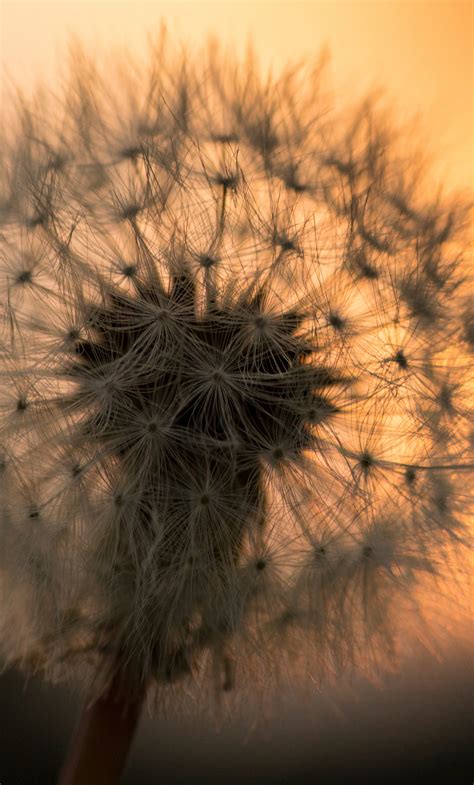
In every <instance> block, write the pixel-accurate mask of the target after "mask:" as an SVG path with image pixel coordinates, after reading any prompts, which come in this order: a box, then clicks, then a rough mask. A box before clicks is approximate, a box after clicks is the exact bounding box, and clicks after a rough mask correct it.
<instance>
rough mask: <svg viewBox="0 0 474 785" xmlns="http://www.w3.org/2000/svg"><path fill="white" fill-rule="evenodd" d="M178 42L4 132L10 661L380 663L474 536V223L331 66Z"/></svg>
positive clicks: (173, 673) (26, 109) (163, 679)
mask: <svg viewBox="0 0 474 785" xmlns="http://www.w3.org/2000/svg"><path fill="white" fill-rule="evenodd" d="M165 48H166V46H165V39H163V40H161V39H160V42H159V43H158V44H157V45H156V47H155V49H154V50H153V53H152V57H151V59H150V62H149V65H148V67H147V68H142V69H140V68H138V66H137V67H136V70H135V71H134V70H133V68H134V66H132V64H131V63H130V62H129V61H127V63H126V64H124V63H122V64H120V63H118V65H117V68H116V70H115V71H113V72H111V71H110V70H109V71H108V72H107V73H105V72H104V73H102V72H101V71H100V69H98V68H96V67H95V66H94V65H93V63H92V62H91V61H90V60H89V59H88V58H86V57H85V56H84V55H83V54H82V53H81V51H80V50H78V49H77V50H75V59H74V65H73V69H72V78H71V79H70V81H69V82H68V83H67V84H66V86H65V88H64V91H63V93H62V94H61V95H60V96H59V95H55V96H51V95H47V94H46V92H43V93H41V94H38V95H37V97H36V98H35V99H33V100H32V101H31V102H29V103H28V102H26V101H24V100H22V101H18V102H17V103H16V105H15V109H14V121H12V123H10V125H9V131H8V132H6V131H4V134H3V139H2V150H3V152H2V157H1V170H0V177H1V190H0V287H1V289H2V296H3V301H4V305H3V310H2V312H1V313H2V321H1V323H0V324H1V343H0V358H1V393H0V395H1V398H0V449H1V455H0V459H1V477H0V487H1V491H0V493H1V496H0V504H1V508H0V526H1V555H0V590H1V596H2V611H1V613H2V615H1V620H0V625H1V644H0V645H1V650H2V653H3V657H4V659H5V660H6V661H8V662H16V663H20V664H22V665H23V666H24V667H27V668H30V669H36V670H38V669H39V670H43V671H45V672H46V674H48V673H50V674H56V675H57V674H59V675H68V674H69V673H71V672H74V671H75V670H76V668H80V669H81V668H86V667H87V666H88V665H91V666H92V670H93V671H95V672H96V671H97V669H98V668H99V670H100V669H101V668H102V669H103V670H104V672H108V670H110V669H113V668H114V667H117V662H120V663H126V664H127V667H128V668H129V669H130V670H131V672H133V674H134V677H135V678H137V679H141V680H143V679H146V680H148V681H150V682H151V683H152V682H156V683H158V684H160V685H163V684H170V683H173V684H175V683H178V682H179V683H182V682H186V681H190V680H194V681H198V682H201V683H204V682H205V681H206V680H208V681H209V683H210V684H212V685H213V687H214V688H215V689H217V690H218V691H219V690H220V691H224V692H225V691H231V690H232V689H233V688H234V687H235V688H236V689H238V687H239V684H242V683H245V684H248V681H249V675H250V674H255V673H258V672H259V671H258V669H259V668H261V669H263V670H262V671H261V672H262V673H263V672H266V671H267V670H268V664H269V663H270V662H271V663H273V665H272V670H273V672H276V671H277V669H278V667H279V668H280V669H282V670H285V669H286V668H289V669H290V671H291V669H292V668H295V669H296V663H298V662H303V666H304V667H303V669H306V670H308V671H310V672H311V673H312V674H313V675H315V674H317V675H324V673H326V672H329V671H334V670H335V669H340V668H342V667H343V666H344V665H346V664H348V663H354V662H355V663H360V664H362V665H364V664H367V661H368V660H369V659H370V660H372V659H376V658H377V656H378V654H379V653H381V652H382V651H386V650H387V647H388V648H389V649H390V648H392V647H393V639H394V635H395V632H396V624H395V614H394V613H393V611H394V610H396V611H400V609H401V608H402V607H405V606H406V605H407V604H410V603H413V602H414V601H415V598H416V585H417V583H418V582H419V580H420V578H422V577H423V576H428V577H429V579H430V580H436V579H437V577H440V576H442V575H444V574H445V573H446V572H449V570H450V569H451V562H450V559H451V554H452V550H453V548H454V549H456V548H458V549H460V548H461V547H462V545H463V543H464V541H465V523H466V519H467V501H468V500H467V497H466V491H465V487H466V470H467V469H468V468H469V458H468V456H467V451H468V446H469V441H470V437H471V433H470V428H469V420H468V417H469V411H468V395H467V392H466V390H467V388H468V375H467V368H468V357H469V352H470V351H472V346H473V320H472V316H471V317H469V315H468V311H467V302H468V301H467V291H468V290H467V282H466V280H465V269H466V268H465V266H464V267H463V262H462V244H463V228H464V223H465V210H464V208H463V206H462V205H461V204H460V203H459V200H458V202H456V201H454V200H449V199H447V198H446V199H445V198H442V197H441V196H440V195H435V196H433V195H430V196H429V197H426V189H425V190H424V192H423V189H422V187H421V185H420V183H419V171H418V167H417V164H416V160H415V157H414V155H413V156H407V155H406V153H405V154H402V152H400V150H402V145H401V144H399V140H397V138H396V135H395V132H392V131H389V128H388V126H389V123H388V122H387V116H386V115H385V114H384V113H383V111H382V110H381V109H380V108H378V106H377V104H376V102H375V101H372V100H367V99H365V100H364V101H361V102H360V104H359V105H357V106H355V107H351V108H349V109H346V110H344V111H343V112H342V113H340V114H336V112H335V111H329V104H328V98H327V97H326V96H325V95H324V93H323V92H322V89H321V78H320V76H321V68H322V66H321V63H319V64H317V65H316V66H315V67H314V68H313V69H312V70H310V69H306V70H305V69H290V68H288V69H287V70H285V71H283V73H282V74H281V75H280V77H278V78H277V79H275V80H271V79H268V81H266V80H260V79H259V77H258V75H257V71H256V69H255V68H254V67H253V63H252V62H251V61H249V62H247V64H246V65H244V66H237V65H235V64H233V63H231V62H229V61H225V60H224V58H221V57H220V55H219V54H218V53H216V52H215V51H213V50H209V52H207V54H206V57H205V58H203V59H202V60H199V59H198V58H197V57H196V58H194V59H191V58H188V59H186V58H183V59H182V60H181V61H179V62H177V61H176V58H174V57H171V56H170V55H168V54H166V51H165ZM463 271H464V272H463ZM423 579H425V578H423ZM389 609H390V613H389ZM388 620H390V622H392V621H393V628H392V627H390V626H389V624H388ZM277 666H278V667H277Z"/></svg>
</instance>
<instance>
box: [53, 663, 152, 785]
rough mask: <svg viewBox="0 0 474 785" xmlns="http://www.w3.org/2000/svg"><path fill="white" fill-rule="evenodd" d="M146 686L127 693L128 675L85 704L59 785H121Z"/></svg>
mask: <svg viewBox="0 0 474 785" xmlns="http://www.w3.org/2000/svg"><path fill="white" fill-rule="evenodd" d="M145 692H146V690H145V686H144V685H143V686H142V687H141V689H140V690H138V689H135V691H129V694H127V686H126V676H124V673H123V672H120V673H118V674H117V675H116V676H114V678H113V680H112V682H111V684H110V686H109V688H108V690H107V692H106V693H104V695H102V696H101V697H100V698H98V699H97V700H96V701H95V702H94V703H93V704H92V705H91V704H87V705H86V706H85V707H84V710H83V712H82V716H81V718H80V720H79V723H78V726H77V729H76V731H75V733H74V736H73V738H72V741H71V744H70V748H69V752H68V756H67V759H66V762H65V764H64V766H63V768H62V770H61V773H60V776H59V780H58V785H118V782H119V780H120V776H121V774H122V772H123V769H124V767H125V763H126V759H127V755H128V752H129V749H130V746H131V744H132V741H133V737H134V734H135V730H136V728H137V724H138V721H139V718H140V712H141V706H142V703H143V700H144V697H145Z"/></svg>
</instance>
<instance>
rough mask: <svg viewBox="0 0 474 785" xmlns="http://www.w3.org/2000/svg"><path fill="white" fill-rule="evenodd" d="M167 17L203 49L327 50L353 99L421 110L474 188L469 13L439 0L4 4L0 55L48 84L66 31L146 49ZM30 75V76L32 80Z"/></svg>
mask: <svg viewBox="0 0 474 785" xmlns="http://www.w3.org/2000/svg"><path fill="white" fill-rule="evenodd" d="M161 19H164V20H165V21H166V22H167V24H168V27H169V29H170V31H171V32H177V33H179V34H180V37H181V38H184V39H185V40H187V41H189V42H192V43H194V42H199V40H202V39H203V38H204V37H205V35H206V33H209V32H214V33H215V34H217V35H218V36H219V38H220V39H221V40H223V41H224V42H232V41H233V42H234V43H235V44H236V45H237V46H238V47H239V48H241V49H243V47H244V46H245V42H246V40H247V38H248V36H251V37H252V38H253V41H254V43H255V44H256V48H257V49H258V52H259V53H260V56H261V58H262V60H263V61H264V62H273V63H274V64H275V65H276V66H278V64H279V63H280V62H281V61H285V60H287V59H288V58H291V57H292V58H300V57H301V56H302V55H307V54H314V53H316V52H317V51H318V50H319V48H320V47H321V45H323V44H324V43H328V44H329V47H330V51H331V53H332V65H331V75H332V80H333V82H334V85H335V86H336V87H337V88H338V89H344V90H349V91H350V92H351V93H352V94H353V93H356V94H357V93H358V92H359V91H361V90H362V89H363V88H364V86H365V87H367V86H371V85H372V84H374V82H376V83H378V84H383V85H386V86H387V87H388V88H389V89H390V91H391V92H392V94H393V95H394V97H395V98H396V99H397V103H398V105H399V106H400V108H401V109H402V108H403V117H405V116H406V117H408V116H409V115H410V113H412V112H420V113H421V114H422V116H423V123H424V126H425V127H426V129H429V134H430V138H431V139H432V146H433V148H434V149H435V150H437V154H438V159H439V161H440V162H441V170H440V171H441V173H442V174H443V175H444V176H445V177H446V178H447V179H448V181H449V183H450V184H453V185H456V186H463V187H464V186H468V187H472V185H473V171H474V170H473V158H474V156H473V142H472V140H473V98H472V95H473V69H472V51H471V50H472V44H473V5H472V4H471V3H470V2H455V1H453V0H449V2H440V1H439V0H435V1H433V0H373V1H372V2H360V0H328V1H318V0H316V1H314V2H295V1H293V2H291V3H290V2H274V0H269V1H267V0H255V1H254V2H253V3H248V2H241V1H240V0H220V2H213V3H208V2H200V0H188V2H182V0H174V2H169V1H168V2H162V3H159V2H155V3H143V2H136V3H132V2H130V1H128V2H122V3H116V2H114V0H95V2H93V3H90V2H85V1H84V0H61V2H56V3H51V2H41V0H36V2H31V0H30V1H29V2H27V1H26V0H14V2H12V1H11V0H3V1H1V0H0V30H1V35H0V56H1V59H2V61H3V64H4V66H6V68H7V69H8V71H9V73H11V74H12V75H13V76H14V78H15V79H16V80H17V81H20V82H21V83H23V84H28V83H32V81H33V78H34V77H35V76H36V75H38V74H43V75H44V76H45V77H46V78H48V79H50V78H53V79H54V73H55V67H56V65H55V64H56V63H57V62H59V57H60V53H61V51H62V50H63V47H64V43H65V41H66V40H67V36H68V33H69V32H71V31H72V32H75V33H78V34H79V35H80V36H81V37H82V38H83V39H84V40H85V41H86V42H89V43H92V44H93V46H94V48H98V47H101V45H103V44H106V45H108V44H110V43H112V44H114V45H118V46H125V45H128V46H130V48H131V49H143V46H144V43H145V41H146V35H147V33H148V32H152V31H153V30H154V29H157V28H158V25H159V21H160V20H161ZM32 77H33V78H32Z"/></svg>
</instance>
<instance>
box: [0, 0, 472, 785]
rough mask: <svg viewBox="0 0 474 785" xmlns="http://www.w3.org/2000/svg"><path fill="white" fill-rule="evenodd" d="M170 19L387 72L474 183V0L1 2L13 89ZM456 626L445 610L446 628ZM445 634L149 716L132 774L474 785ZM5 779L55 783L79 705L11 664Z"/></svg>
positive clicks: (335, 71) (221, 36)
mask: <svg viewBox="0 0 474 785" xmlns="http://www.w3.org/2000/svg"><path fill="white" fill-rule="evenodd" d="M161 21H164V22H165V23H166V24H167V27H168V30H169V33H170V35H171V36H176V38H177V40H180V41H184V42H187V43H188V44H190V45H191V46H193V45H199V44H200V43H202V42H203V41H204V40H205V39H206V37H207V36H208V35H209V34H213V35H214V36H216V37H217V38H218V40H219V41H220V42H221V43H222V44H223V45H224V46H225V45H229V46H233V47H234V48H235V49H236V50H237V52H239V53H240V54H243V53H244V52H245V48H246V46H247V44H248V43H249V42H252V43H253V45H254V47H255V49H256V51H257V53H258V56H259V58H260V61H261V63H262V65H263V66H264V67H269V66H271V67H272V68H274V69H275V70H276V71H277V70H278V68H279V67H280V66H281V65H282V64H284V63H285V62H286V61H287V60H289V59H293V60H300V59H302V58H304V57H307V56H309V57H311V56H315V55H317V53H318V52H319V51H320V50H321V48H322V47H324V46H327V47H328V50H329V52H330V55H331V61H330V66H329V82H330V84H329V87H331V88H332V89H333V90H334V93H335V96H336V101H337V100H338V99H339V98H340V99H341V100H342V101H343V100H344V98H345V97H347V96H349V97H350V96H354V95H359V94H361V93H363V92H364V91H365V90H367V89H370V88H373V87H374V86H375V87H380V86H382V87H384V88H386V89H387V91H388V94H389V95H390V96H391V98H392V99H393V101H394V103H395V106H396V107H397V112H398V117H399V119H400V121H401V122H409V121H410V119H411V118H413V117H414V116H416V115H418V116H419V118H420V124H421V128H422V129H424V133H425V134H426V139H427V145H428V149H429V150H430V151H432V153H433V156H434V157H435V159H436V167H435V170H436V174H437V175H439V176H440V177H441V178H442V179H443V180H444V181H445V183H446V184H447V185H448V186H449V187H451V188H460V189H463V190H464V189H469V188H472V185H473V164H474V155H473V138H474V137H473V130H474V129H473V117H474V113H473V98H472V96H473V69H472V45H473V5H472V3H471V2H453V1H452V0H451V1H450V2H433V1H432V0H407V1H406V2H405V1H404V0H396V1H391V0H374V2H358V1H357V0H331V1H330V2H291V3H288V2H265V0H256V1H255V2H253V3H245V2H238V1H237V0H221V1H220V2H219V3H217V2H215V3H204V2H199V0H194V2H180V0H175V2H172V3H171V2H162V3H142V2H136V3H132V2H123V3H116V2H113V0H96V2H94V3H88V2H79V0H62V2H57V3H48V2H41V0H37V2H23V0H15V2H5V1H3V2H1V3H0V59H1V72H0V73H1V82H0V84H1V85H2V95H4V93H3V88H4V87H5V86H6V85H8V84H9V83H10V82H11V81H12V80H13V81H14V82H15V83H16V84H19V85H20V86H21V87H22V88H23V89H24V90H25V91H26V92H29V91H30V90H31V89H32V88H33V87H34V85H35V84H36V83H37V81H38V80H39V79H40V78H41V79H42V80H43V81H44V82H45V83H47V84H51V83H52V84H53V85H54V82H55V79H57V78H58V74H59V73H60V70H61V65H62V63H63V62H64V52H65V46H66V44H67V41H68V38H69V36H70V35H71V34H75V35H77V36H79V38H81V39H82V40H83V41H84V42H85V44H86V45H88V47H90V48H91V49H92V50H93V51H102V50H104V49H107V48H108V47H110V46H114V47H116V48H118V49H122V50H124V49H125V48H127V49H130V50H131V51H132V52H133V51H135V52H143V50H144V48H145V47H146V41H147V36H148V35H149V34H152V35H153V33H156V32H157V31H158V28H159V24H160V22H161ZM441 626H445V625H444V622H443V623H441V622H440V627H441ZM441 637H442V639H443V646H442V647H439V648H437V647H434V648H431V649H428V648H426V649H422V650H418V651H417V652H416V654H413V655H412V656H410V657H409V658H407V660H406V662H405V664H404V665H403V667H402V669H401V671H400V672H398V673H396V674H395V673H392V674H387V675H386V676H385V677H381V678H380V679H379V681H378V682H377V683H375V682H374V681H368V680H365V679H363V678H358V679H355V680H354V679H352V680H349V679H347V680H346V681H341V682H340V683H338V684H335V685H331V686H327V687H326V688H324V689H323V690H321V691H319V692H318V691H316V690H315V691H314V695H312V696H311V698H307V699H305V700H303V697H302V696H297V695H296V694H293V695H286V694H285V695H281V696H279V697H278V701H277V704H276V705H277V711H276V712H275V713H274V714H273V715H272V718H271V720H270V719H266V718H265V717H262V718H261V719H260V721H259V723H258V725H257V727H256V728H253V729H252V730H250V731H249V726H250V727H252V721H253V715H252V712H251V710H250V709H249V710H248V713H247V711H246V707H245V706H244V707H243V708H242V713H241V715H239V717H236V718H235V721H233V722H232V723H229V724H226V725H225V726H224V727H223V728H220V729H217V730H216V728H215V725H214V723H213V720H212V718H211V717H209V716H207V715H204V716H202V715H201V716H199V717H197V718H196V717H195V718H194V719H191V718H189V719H185V720H184V719H182V720H180V721H178V720H177V719H173V718H168V719H166V720H163V719H160V718H155V719H151V718H150V717H148V716H144V717H143V718H142V722H141V725H140V729H139V733H138V735H137V738H136V740H135V744H134V747H133V750H132V754H131V757H130V761H129V766H128V769H127V774H126V777H125V779H124V783H125V785H157V783H159V785H175V784H176V785H177V784H178V783H180V784H182V785H184V783H189V785H201V783H202V785H204V783H209V785H212V783H222V785H224V783H225V785H234V783H235V785H237V783H239V785H246V784H247V783H249V785H253V784H255V785H264V783H265V784H266V783H268V785H270V783H271V785H316V783H318V785H325V784H326V783H327V784H328V785H329V784H332V783H334V785H337V784H339V783H340V784H341V785H342V784H343V783H358V784H360V785H368V784H369V783H393V785H395V784H396V785H464V783H466V785H467V784H468V783H471V782H472V780H473V775H474V763H473V759H472V757H471V753H470V741H471V740H472V730H473V728H472V720H471V717H472V713H473V712H472V708H473V707H474V694H473V687H474V678H473V670H474V669H473V668H472V657H471V656H470V654H471V653H472V647H471V646H470V644H469V637H470V631H469V629H467V628H466V625H465V624H464V625H463V626H462V629H461V628H460V627H459V625H458V626H457V627H456V629H455V630H448V631H446V629H444V628H443V633H442V636H441ZM0 706H1V719H0V725H1V726H2V727H3V730H2V732H1V733H0V783H1V785H49V784H51V785H52V783H54V780H55V774H56V772H57V770H58V767H59V765H60V762H61V761H62V759H63V757H64V754H65V750H66V746H67V742H68V739H69V736H70V734H71V732H72V729H73V727H74V723H75V721H76V717H77V713H78V711H79V708H80V699H79V698H78V696H77V695H76V694H75V693H74V692H73V691H72V690H70V689H68V688H66V687H57V686H51V685H45V684H42V683H41V682H40V681H37V680H35V679H31V680H30V681H28V682H25V678H24V677H23V676H20V675H19V674H17V673H15V672H13V671H9V672H7V673H4V674H3V675H2V676H1V677H0Z"/></svg>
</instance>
